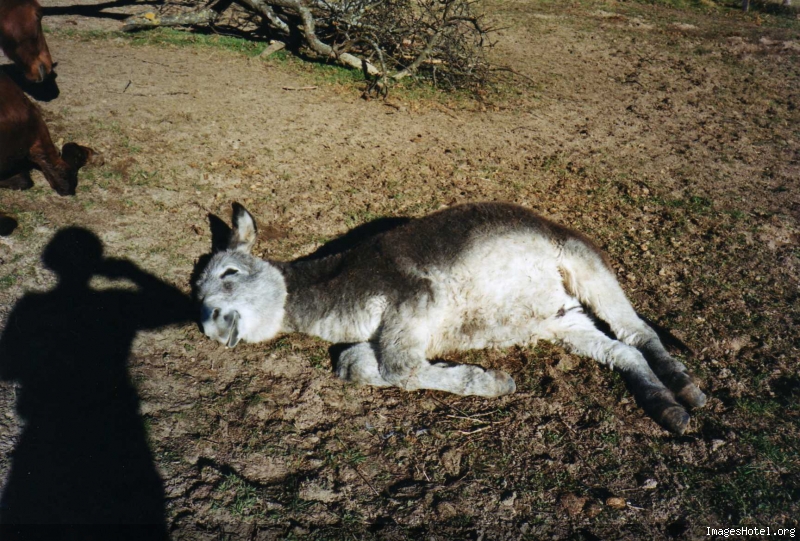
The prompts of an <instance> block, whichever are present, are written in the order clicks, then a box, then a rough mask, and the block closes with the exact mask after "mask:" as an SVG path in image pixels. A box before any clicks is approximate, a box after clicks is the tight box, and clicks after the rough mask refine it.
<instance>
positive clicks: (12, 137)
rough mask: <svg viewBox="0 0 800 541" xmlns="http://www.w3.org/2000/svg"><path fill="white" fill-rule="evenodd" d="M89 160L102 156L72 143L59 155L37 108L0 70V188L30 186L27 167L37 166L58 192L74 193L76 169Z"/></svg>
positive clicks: (76, 178) (17, 188)
mask: <svg viewBox="0 0 800 541" xmlns="http://www.w3.org/2000/svg"><path fill="white" fill-rule="evenodd" d="M89 161H92V162H93V163H99V162H102V158H101V156H100V155H98V154H95V152H94V151H93V150H92V149H90V148H87V147H83V146H80V145H77V144H75V143H67V144H65V145H64V147H63V148H62V149H61V153H60V154H59V152H58V150H57V149H56V147H55V145H53V141H52V139H51V138H50V131H49V130H48V129H47V125H46V124H45V123H44V119H43V118H42V113H41V111H39V108H38V107H36V106H35V105H34V104H33V103H31V101H30V100H29V99H28V97H27V96H25V94H24V93H23V92H22V90H20V88H19V87H18V86H17V85H16V84H15V83H14V81H12V80H11V78H10V77H9V76H8V75H6V74H5V73H3V72H2V71H0V188H11V189H16V190H25V189H27V188H30V187H31V186H33V181H32V180H31V177H30V169H31V167H38V168H39V169H41V170H42V173H44V176H45V178H46V179H47V182H49V183H50V186H52V187H53V189H54V190H55V191H56V192H58V194H59V195H74V194H75V187H76V186H77V184H78V169H80V168H81V167H83V166H84V165H86V163H88V162H89Z"/></svg>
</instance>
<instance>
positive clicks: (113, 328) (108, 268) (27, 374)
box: [0, 227, 195, 540]
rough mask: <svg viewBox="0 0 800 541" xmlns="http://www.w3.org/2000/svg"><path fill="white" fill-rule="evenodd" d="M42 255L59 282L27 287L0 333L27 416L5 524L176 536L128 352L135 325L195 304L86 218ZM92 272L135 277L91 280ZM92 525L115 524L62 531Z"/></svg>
mask: <svg viewBox="0 0 800 541" xmlns="http://www.w3.org/2000/svg"><path fill="white" fill-rule="evenodd" d="M42 261H43V262H44V264H45V266H47V267H48V268H50V269H52V270H53V271H55V272H56V273H57V274H58V284H57V285H56V286H55V287H54V288H53V289H51V290H50V291H47V292H45V293H28V294H27V295H25V296H24V297H23V298H22V299H21V300H20V301H19V302H18V303H17V304H16V306H15V307H14V309H13V311H12V312H11V315H10V316H9V319H8V322H7V324H6V327H5V329H4V332H3V334H2V337H0V379H2V380H3V381H9V382H14V383H16V386H17V388H16V391H17V412H18V414H19V416H20V417H21V418H22V420H23V429H22V434H21V435H20V439H19V441H18V443H17V446H16V448H15V450H14V452H13V455H12V465H11V471H10V474H9V476H8V478H7V482H6V485H5V487H4V489H3V493H2V496H1V497H0V524H2V529H0V534H2V535H3V537H4V538H5V539H15V538H25V539H28V538H31V537H35V538H44V537H46V538H49V539H63V538H65V537H66V538H70V539H71V538H80V539H95V538H98V539H112V538H113V539H152V540H161V539H168V534H167V527H166V521H165V501H164V489H163V486H162V481H161V478H160V476H159V474H158V472H157V471H156V467H155V465H154V463H153V457H152V455H151V452H150V449H149V447H148V442H147V430H146V427H145V423H144V421H143V419H142V418H141V416H140V415H139V396H138V395H137V392H136V389H135V387H134V385H133V383H132V382H131V379H130V376H129V374H128V370H127V361H128V357H129V355H130V349H131V343H132V341H133V340H134V338H135V337H136V334H137V333H138V331H140V330H145V329H150V330H152V329H157V328H159V327H163V326H166V325H173V324H177V323H184V322H189V321H192V320H193V319H194V318H195V317H194V316H195V310H194V305H193V303H192V302H191V299H190V298H189V297H188V296H187V295H184V294H183V293H181V291H179V290H178V289H177V288H175V287H173V286H171V285H168V284H166V283H164V282H162V281H160V280H159V279H158V278H156V277H154V276H152V275H150V274H148V273H147V272H145V271H143V270H141V269H139V268H138V267H137V266H136V265H134V264H133V263H131V262H130V261H127V260H121V259H109V258H104V257H103V246H102V243H101V242H100V240H99V239H98V238H97V237H96V236H95V235H94V234H93V233H91V232H90V231H87V230H85V229H81V228H76V227H72V228H67V229H63V230H61V231H59V232H58V233H57V234H56V235H55V236H54V237H53V239H52V240H51V241H50V243H49V244H48V246H47V247H46V248H45V250H44V252H43V254H42ZM95 276H99V277H105V278H108V279H110V280H125V281H127V282H129V283H132V284H133V285H134V286H136V287H135V288H131V287H130V284H129V285H128V286H127V287H117V286H110V287H108V288H104V289H100V290H98V289H93V288H92V287H90V284H89V281H90V280H91V279H92V277H95ZM87 524H91V525H98V524H103V525H117V528H116V529H115V530H114V534H113V535H110V534H109V532H108V531H105V532H102V534H101V532H100V531H99V530H98V529H96V528H94V527H93V529H90V530H86V531H84V530H81V533H80V535H77V536H75V535H66V536H65V535H63V534H64V532H72V533H73V534H74V533H75V532H74V529H75V528H78V527H79V526H76V525H87ZM123 524H130V525H138V526H137V527H135V528H130V527H125V528H120V527H119V525H123ZM25 525H28V526H25ZM30 525H35V526H30ZM44 525H51V526H44ZM53 525H58V526H53ZM67 525H70V526H71V528H67V527H66V526H67ZM54 528H55V530H54ZM45 531H46V532H48V533H47V535H45V533H44V532H45ZM56 532H58V535H51V534H55V533H56ZM95 534H96V535H98V537H95Z"/></svg>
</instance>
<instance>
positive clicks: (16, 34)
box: [0, 0, 53, 83]
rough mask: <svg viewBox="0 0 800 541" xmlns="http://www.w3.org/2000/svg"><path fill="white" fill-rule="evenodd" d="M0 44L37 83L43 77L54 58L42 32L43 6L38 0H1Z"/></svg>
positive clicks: (8, 55)
mask: <svg viewBox="0 0 800 541" xmlns="http://www.w3.org/2000/svg"><path fill="white" fill-rule="evenodd" d="M0 48H2V49H3V52H4V53H5V55H6V56H7V57H8V58H10V59H11V60H12V61H13V62H14V63H15V64H16V65H17V66H19V67H20V69H22V70H23V73H24V74H25V78H27V79H28V80H29V81H31V82H34V83H41V82H42V81H44V80H45V79H46V78H47V76H48V75H50V72H51V71H52V69H53V59H52V58H51V57H50V50H49V49H48V48H47V42H46V41H45V39H44V32H42V6H40V5H39V3H38V2H37V1H36V0H0Z"/></svg>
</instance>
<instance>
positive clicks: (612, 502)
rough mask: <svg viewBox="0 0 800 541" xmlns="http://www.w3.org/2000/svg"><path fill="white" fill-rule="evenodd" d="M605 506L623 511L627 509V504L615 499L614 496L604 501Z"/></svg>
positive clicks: (620, 499) (622, 500)
mask: <svg viewBox="0 0 800 541" xmlns="http://www.w3.org/2000/svg"><path fill="white" fill-rule="evenodd" d="M606 505H607V506H609V507H610V508H612V509H625V508H626V507H628V503H627V502H626V501H625V500H624V499H622V498H617V497H616V496H612V497H611V498H608V499H607V500H606Z"/></svg>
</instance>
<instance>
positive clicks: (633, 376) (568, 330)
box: [551, 310, 689, 434]
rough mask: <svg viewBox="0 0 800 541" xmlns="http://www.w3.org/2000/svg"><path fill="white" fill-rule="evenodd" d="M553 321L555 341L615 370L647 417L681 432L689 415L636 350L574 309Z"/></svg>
mask: <svg viewBox="0 0 800 541" xmlns="http://www.w3.org/2000/svg"><path fill="white" fill-rule="evenodd" d="M556 321H557V323H556V324H555V326H554V327H553V328H552V329H551V330H552V333H553V337H554V338H555V341H556V342H558V343H560V344H562V345H563V346H564V347H566V348H567V349H569V350H570V351H572V352H573V353H576V354H578V355H585V356H588V357H591V358H592V359H594V360H596V361H598V362H600V363H602V364H606V365H608V366H609V367H611V368H613V369H616V370H617V371H619V372H620V374H621V375H622V378H623V379H624V380H625V383H626V384H627V386H628V389H630V391H631V393H633V396H634V398H635V399H636V402H637V403H638V404H639V406H640V407H641V408H642V409H643V410H644V411H645V412H646V413H647V414H648V415H649V416H650V417H652V418H653V419H654V420H655V421H656V422H657V423H658V424H660V425H661V426H663V427H664V428H666V429H667V430H670V431H671V432H675V433H676V434H683V432H684V430H686V426H687V425H688V423H689V414H688V413H687V412H686V410H685V409H684V408H683V406H681V405H680V404H678V402H676V400H675V397H674V395H673V394H672V392H670V390H669V389H667V388H666V387H665V386H664V384H663V383H662V382H661V380H660V379H659V378H658V377H657V376H656V374H655V373H654V372H653V370H652V369H651V368H650V366H649V365H648V364H647V361H646V360H645V358H644V356H643V355H642V354H641V352H639V350H637V349H636V348H634V347H631V346H628V345H626V344H623V343H622V342H620V341H618V340H614V339H612V338H609V337H608V336H606V335H605V334H603V333H602V332H601V331H600V330H599V329H597V327H595V325H594V323H593V322H592V320H591V319H589V317H588V316H587V315H586V314H584V313H582V312H580V311H578V310H574V311H570V312H568V313H567V314H566V315H565V316H564V317H562V318H559V319H558V320H556Z"/></svg>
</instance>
